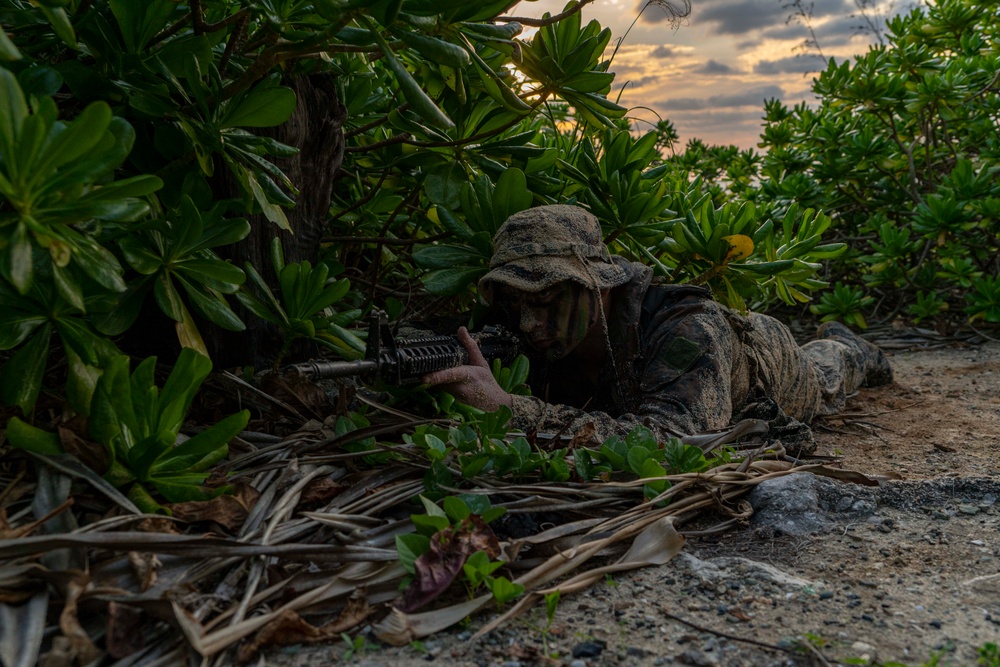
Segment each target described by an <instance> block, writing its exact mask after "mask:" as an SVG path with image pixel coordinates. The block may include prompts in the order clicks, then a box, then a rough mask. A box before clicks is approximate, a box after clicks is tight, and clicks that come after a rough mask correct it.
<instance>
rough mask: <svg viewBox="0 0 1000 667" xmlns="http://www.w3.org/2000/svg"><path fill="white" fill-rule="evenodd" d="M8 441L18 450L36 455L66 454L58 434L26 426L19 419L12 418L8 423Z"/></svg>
mask: <svg viewBox="0 0 1000 667" xmlns="http://www.w3.org/2000/svg"><path fill="white" fill-rule="evenodd" d="M7 440H8V441H9V442H10V444H12V445H14V446H15V447H17V448H18V449H23V450H25V451H29V452H34V453H36V454H46V455H49V456H55V455H58V454H63V453H64V450H63V448H62V444H61V443H60V441H59V436H58V434H56V433H49V432H48V431H43V430H42V429H40V428H36V427H34V426H31V425H30V424H25V423H24V422H23V421H21V420H20V419H18V418H17V417H11V418H10V421H9V422H7Z"/></svg>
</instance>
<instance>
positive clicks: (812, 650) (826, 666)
mask: <svg viewBox="0 0 1000 667" xmlns="http://www.w3.org/2000/svg"><path fill="white" fill-rule="evenodd" d="M796 646H801V647H802V648H804V649H806V650H807V651H808V652H809V655H811V656H812V657H814V658H815V659H816V660H817V662H819V664H821V665H823V667H831V666H830V661H829V660H827V659H826V656H824V655H823V654H822V653H820V650H819V649H818V648H816V647H815V646H813V645H812V643H811V642H810V641H809V640H799V641H798V642H797V643H796Z"/></svg>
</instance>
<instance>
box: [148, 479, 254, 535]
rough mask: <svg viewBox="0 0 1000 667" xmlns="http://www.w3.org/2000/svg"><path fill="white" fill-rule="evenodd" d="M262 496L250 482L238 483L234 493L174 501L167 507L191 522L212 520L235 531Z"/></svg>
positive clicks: (230, 530) (180, 517)
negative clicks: (205, 498) (204, 498)
mask: <svg viewBox="0 0 1000 667" xmlns="http://www.w3.org/2000/svg"><path fill="white" fill-rule="evenodd" d="M258 498H260V492H259V491H257V490H256V489H255V488H253V487H252V486H250V485H249V484H238V485H237V486H236V489H235V490H234V492H233V494H232V495H229V494H223V495H221V496H218V497H217V498H212V499H211V500H191V501H188V502H183V503H172V504H169V505H167V508H169V509H170V511H171V512H172V513H173V515H174V517H175V518H178V519H181V520H183V521H188V522H190V523H198V522H202V521H210V522H212V523H216V524H218V525H219V526H221V527H222V528H224V529H225V530H226V531H228V532H230V533H235V532H236V531H238V530H239V529H240V526H242V525H243V522H244V521H246V519H247V516H248V515H249V513H250V509H251V508H252V507H253V506H254V503H256V502H257V499H258Z"/></svg>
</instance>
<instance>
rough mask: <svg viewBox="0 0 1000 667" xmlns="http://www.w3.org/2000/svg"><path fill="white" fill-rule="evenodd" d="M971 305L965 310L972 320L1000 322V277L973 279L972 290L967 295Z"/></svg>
mask: <svg viewBox="0 0 1000 667" xmlns="http://www.w3.org/2000/svg"><path fill="white" fill-rule="evenodd" d="M966 300H967V301H968V303H969V305H968V306H966V307H965V312H966V313H968V314H969V319H970V320H976V319H982V320H985V321H986V322H1000V277H984V278H977V279H976V280H973V281H972V291H971V292H969V293H968V295H967V296H966Z"/></svg>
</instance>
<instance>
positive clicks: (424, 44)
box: [394, 30, 469, 69]
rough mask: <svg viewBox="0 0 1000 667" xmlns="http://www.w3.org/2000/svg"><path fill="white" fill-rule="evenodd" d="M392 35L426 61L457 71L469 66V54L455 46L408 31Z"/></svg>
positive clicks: (396, 32) (400, 31)
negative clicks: (396, 36)
mask: <svg viewBox="0 0 1000 667" xmlns="http://www.w3.org/2000/svg"><path fill="white" fill-rule="evenodd" d="M394 33H395V34H396V35H398V36H399V37H400V39H402V40H403V41H404V42H406V44H407V46H410V47H412V48H414V49H416V50H417V51H418V52H419V53H420V55H422V56H424V57H425V58H427V59H428V60H433V61H434V62H436V63H440V64H442V65H448V66H449V67H455V68H458V69H461V68H463V67H465V66H466V65H468V64H469V53H468V52H467V51H466V50H465V49H463V48H462V47H460V46H458V45H457V44H452V43H451V42H446V41H444V40H442V39H437V38H436V37H428V36H427V35H422V34H420V33H417V32H410V31H408V30H399V31H394Z"/></svg>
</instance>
